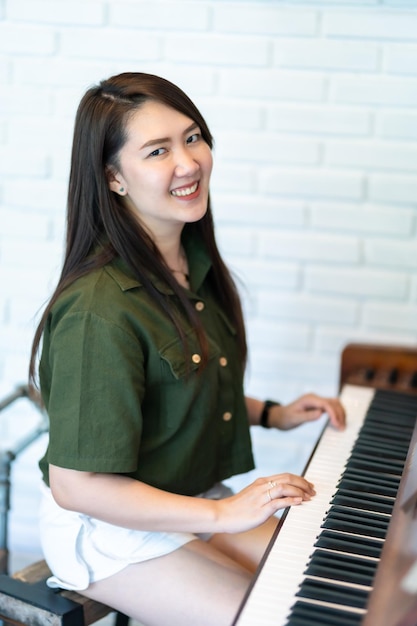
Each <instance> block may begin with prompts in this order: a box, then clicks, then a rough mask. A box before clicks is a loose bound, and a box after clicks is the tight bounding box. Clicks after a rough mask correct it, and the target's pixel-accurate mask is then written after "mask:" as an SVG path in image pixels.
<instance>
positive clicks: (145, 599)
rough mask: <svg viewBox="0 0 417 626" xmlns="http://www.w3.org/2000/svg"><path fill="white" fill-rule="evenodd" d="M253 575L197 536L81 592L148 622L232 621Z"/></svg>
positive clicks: (222, 625)
mask: <svg viewBox="0 0 417 626" xmlns="http://www.w3.org/2000/svg"><path fill="white" fill-rule="evenodd" d="M250 580H251V574H250V573H249V572H248V571H247V570H245V569H244V568H243V567H242V566H240V565H239V564H237V563H235V562H234V561H233V560H232V559H230V558H229V557H228V556H226V555H224V554H223V553H222V552H219V551H218V550H217V549H216V548H214V547H213V546H211V545H209V544H207V543H205V542H203V541H200V540H195V541H191V542H190V543H187V544H186V545H185V546H183V547H181V548H179V549H178V550H175V551H174V552H171V553H170V554H167V555H165V556H162V557H158V558H155V559H151V560H149V561H143V562H141V563H135V564H133V565H129V566H128V567H126V568H125V569H123V570H122V571H121V572H118V573H117V574H115V575H114V576H110V577H109V578H106V579H104V580H100V581H98V582H96V583H93V584H91V585H90V586H89V588H88V589H87V590H86V591H83V592H82V593H83V594H84V595H86V596H88V597H90V598H94V599H96V600H99V601H101V602H104V603H105V604H108V605H109V606H111V607H113V608H115V609H117V610H119V611H121V612H123V613H125V614H126V615H129V616H130V617H132V618H134V619H137V620H138V621H140V622H141V623H143V624H145V625H146V626H166V625H167V624H170V626H176V625H178V626H188V625H190V626H191V625H193V626H194V624H198V625H199V626H230V624H231V623H232V622H233V618H234V617H235V615H236V613H237V611H238V609H239V606H240V604H241V602H242V600H243V598H244V595H245V593H246V591H247V589H248V586H249V583H250Z"/></svg>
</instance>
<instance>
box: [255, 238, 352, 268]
mask: <svg viewBox="0 0 417 626" xmlns="http://www.w3.org/2000/svg"><path fill="white" fill-rule="evenodd" d="M260 252H261V254H262V255H265V256H268V257H272V258H282V257H284V258H285V259H292V260H295V259H297V260H303V261H305V260H310V261H327V262H330V263H331V262H343V263H346V262H347V263H349V262H350V263H356V262H358V260H359V254H360V250H359V244H358V241H357V240H356V239H355V238H353V237H341V236H337V235H332V236H330V235H321V234H319V233H311V232H301V233H298V232H295V231H293V232H289V231H286V232H271V231H270V232H261V235H260Z"/></svg>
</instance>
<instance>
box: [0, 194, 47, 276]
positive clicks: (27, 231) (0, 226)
mask: <svg viewBox="0 0 417 626" xmlns="http://www.w3.org/2000/svg"><path fill="white" fill-rule="evenodd" d="M49 222H50V220H49V217H48V216H47V215H42V214H39V213H38V212H37V211H33V210H32V211H30V210H29V211H21V210H16V208H11V207H10V208H9V207H5V206H0V237H13V236H14V237H17V238H22V239H28V238H29V239H31V238H36V239H46V238H47V235H48V232H49ZM0 245H1V244H0ZM0 262H1V258H0ZM0 272H1V265H0ZM0 284H1V281H0Z"/></svg>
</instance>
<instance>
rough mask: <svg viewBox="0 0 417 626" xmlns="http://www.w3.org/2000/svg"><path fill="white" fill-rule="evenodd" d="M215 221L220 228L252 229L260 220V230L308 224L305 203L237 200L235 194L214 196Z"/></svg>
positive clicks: (244, 198)
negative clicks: (238, 226)
mask: <svg viewBox="0 0 417 626" xmlns="http://www.w3.org/2000/svg"><path fill="white" fill-rule="evenodd" d="M211 198H212V208H213V213H214V219H215V221H216V223H217V224H219V223H220V224H239V225H241V226H251V225H253V222H254V217H255V216H256V224H257V225H258V226H268V227H272V228H273V227H276V226H293V227H294V226H297V227H302V226H303V225H304V224H305V220H306V207H305V203H304V202H300V201H298V200H285V201H282V202H279V201H277V200H276V199H273V200H271V199H270V198H262V200H260V198H259V196H258V195H253V196H248V195H245V196H243V195H242V196H236V195H235V194H233V195H229V194H221V193H220V194H216V193H212V194H211Z"/></svg>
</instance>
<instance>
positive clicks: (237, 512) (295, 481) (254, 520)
mask: <svg viewBox="0 0 417 626" xmlns="http://www.w3.org/2000/svg"><path fill="white" fill-rule="evenodd" d="M315 493H316V492H315V489H314V485H313V484H312V483H310V482H308V481H307V480H306V479H305V478H303V477H301V476H297V475H296V474H290V473H284V474H274V475H272V476H268V477H267V478H257V479H256V480H255V481H254V482H253V483H252V484H250V485H248V486H247V487H245V488H244V489H242V491H240V492H239V493H237V494H234V495H233V496H230V497H228V498H224V499H223V500H217V501H216V505H217V507H218V520H217V521H218V526H219V528H218V529H216V532H226V533H237V532H244V531H246V530H250V529H251V528H255V527H256V526H259V525H260V524H262V523H263V522H265V521H266V520H267V519H268V518H270V517H271V516H272V515H274V514H275V513H276V512H277V511H279V510H280V509H284V508H286V507H288V506H294V505H299V504H301V503H302V502H308V501H309V500H311V498H312V497H313V496H314V495H315Z"/></svg>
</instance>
